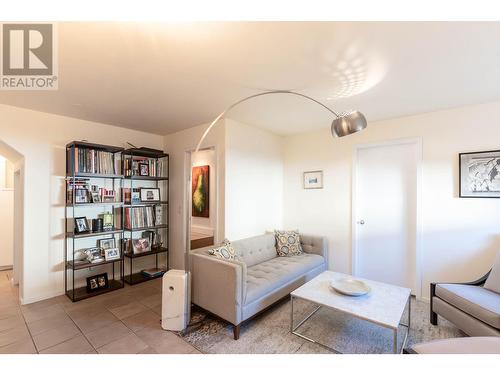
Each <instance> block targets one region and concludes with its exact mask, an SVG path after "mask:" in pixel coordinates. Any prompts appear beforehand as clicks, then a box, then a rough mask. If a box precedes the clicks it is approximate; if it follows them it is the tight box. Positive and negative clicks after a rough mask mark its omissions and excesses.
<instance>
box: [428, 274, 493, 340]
mask: <svg viewBox="0 0 500 375" xmlns="http://www.w3.org/2000/svg"><path fill="white" fill-rule="evenodd" d="M490 272H491V271H490ZM490 272H488V273H487V274H486V275H484V276H483V277H481V278H480V279H479V280H476V281H473V282H469V283H461V284H458V283H455V284H450V283H431V306H430V320H431V324H433V325H437V323H438V315H441V316H442V317H443V318H445V319H447V320H449V321H450V322H452V323H453V324H454V325H456V326H457V327H458V328H459V329H461V330H462V331H463V332H465V333H466V334H467V335H469V336H500V294H498V293H496V292H494V291H492V290H489V289H486V288H484V284H485V282H486V281H487V279H488V276H489V274H490Z"/></svg>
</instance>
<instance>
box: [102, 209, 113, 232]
mask: <svg viewBox="0 0 500 375" xmlns="http://www.w3.org/2000/svg"><path fill="white" fill-rule="evenodd" d="M101 216H102V228H103V230H113V228H114V221H113V214H112V213H110V212H105V213H103V214H102V215H101Z"/></svg>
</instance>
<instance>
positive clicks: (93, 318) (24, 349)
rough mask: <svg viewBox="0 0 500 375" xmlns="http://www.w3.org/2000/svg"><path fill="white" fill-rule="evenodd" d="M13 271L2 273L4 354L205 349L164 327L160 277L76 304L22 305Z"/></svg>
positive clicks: (0, 342) (0, 340)
mask: <svg viewBox="0 0 500 375" xmlns="http://www.w3.org/2000/svg"><path fill="white" fill-rule="evenodd" d="M10 275H11V273H10V271H1V272H0V354H8V353H11V354H14V353H33V354H35V353H41V354H45V353H58V354H66V353H68V354H69V353H71V354H97V353H106V354H111V353H114V354H125V353H128V354H135V353H139V354H146V353H147V354H150V353H160V354H201V353H200V352H199V351H198V350H196V349H195V348H194V347H193V346H191V345H190V344H188V343H187V342H186V341H184V340H183V339H182V338H180V337H179V336H177V335H175V334H174V333H171V332H167V331H164V330H162V329H161V326H160V312H161V279H156V280H152V281H149V282H146V283H143V284H138V285H135V286H126V287H125V288H123V289H120V290H117V291H114V292H110V293H106V294H102V295H100V296H97V297H93V298H89V299H86V300H83V301H79V302H75V303H73V302H71V301H70V300H69V299H68V298H67V297H66V296H59V297H54V298H51V299H48V300H44V301H40V302H36V303H33V304H30V305H19V302H18V288H17V287H13V286H12V285H11V283H10Z"/></svg>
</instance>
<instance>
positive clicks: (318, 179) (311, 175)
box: [304, 171, 323, 189]
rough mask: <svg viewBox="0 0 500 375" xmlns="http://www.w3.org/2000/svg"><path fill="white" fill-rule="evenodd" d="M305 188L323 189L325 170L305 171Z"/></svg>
mask: <svg viewBox="0 0 500 375" xmlns="http://www.w3.org/2000/svg"><path fill="white" fill-rule="evenodd" d="M304 189H323V171H308V172H304Z"/></svg>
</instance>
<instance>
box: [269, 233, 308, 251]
mask: <svg viewBox="0 0 500 375" xmlns="http://www.w3.org/2000/svg"><path fill="white" fill-rule="evenodd" d="M274 236H275V237H276V251H277V252H278V256H280V257H291V256H294V255H300V254H302V253H303V251H302V246H301V245H300V235H299V231H297V230H288V231H286V230H275V231H274Z"/></svg>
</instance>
